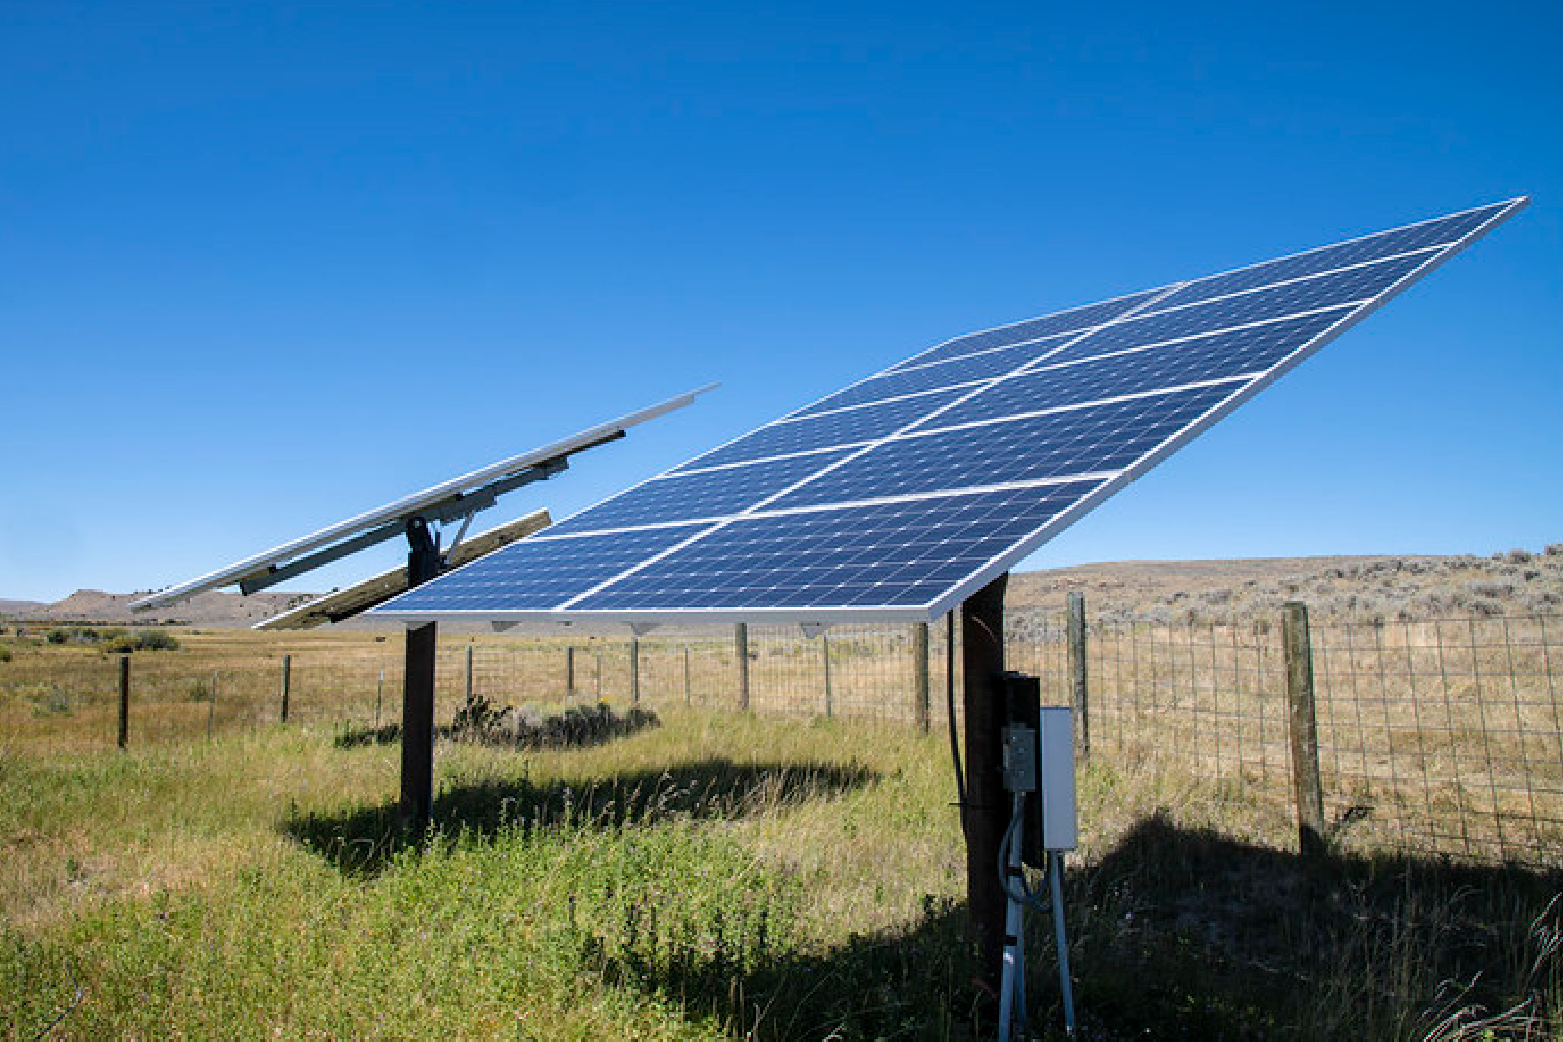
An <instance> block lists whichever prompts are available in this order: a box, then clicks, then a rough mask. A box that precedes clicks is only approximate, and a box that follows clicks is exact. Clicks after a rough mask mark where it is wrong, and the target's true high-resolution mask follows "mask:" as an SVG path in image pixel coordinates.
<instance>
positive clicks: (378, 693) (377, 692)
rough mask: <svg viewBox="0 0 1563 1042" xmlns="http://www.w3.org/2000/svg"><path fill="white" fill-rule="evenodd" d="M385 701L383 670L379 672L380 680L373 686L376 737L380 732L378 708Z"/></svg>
mask: <svg viewBox="0 0 1563 1042" xmlns="http://www.w3.org/2000/svg"><path fill="white" fill-rule="evenodd" d="M384 701H385V670H384V669H382V670H380V679H379V681H378V682H377V683H376V684H375V686H374V729H375V732H376V737H379V730H380V707H381V705H382V703H384Z"/></svg>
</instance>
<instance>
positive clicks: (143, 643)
mask: <svg viewBox="0 0 1563 1042" xmlns="http://www.w3.org/2000/svg"><path fill="white" fill-rule="evenodd" d="M136 647H138V648H144V649H145V650H147V651H174V650H176V649H178V647H179V638H178V637H175V636H174V635H173V634H172V633H169V632H168V631H167V630H142V631H141V632H139V633H137V634H136Z"/></svg>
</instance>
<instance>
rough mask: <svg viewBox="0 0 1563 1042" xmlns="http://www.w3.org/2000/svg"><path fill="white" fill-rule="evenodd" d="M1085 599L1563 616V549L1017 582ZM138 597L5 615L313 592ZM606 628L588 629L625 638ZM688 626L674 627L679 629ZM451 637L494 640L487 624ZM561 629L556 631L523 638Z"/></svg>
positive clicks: (197, 610) (221, 616)
mask: <svg viewBox="0 0 1563 1042" xmlns="http://www.w3.org/2000/svg"><path fill="white" fill-rule="evenodd" d="M1074 591H1078V592H1080V593H1082V594H1084V595H1085V598H1086V602H1087V610H1088V612H1089V614H1090V616H1091V617H1092V618H1097V619H1104V620H1108V621H1112V620H1126V619H1138V620H1143V621H1150V622H1228V621H1232V620H1241V619H1261V618H1264V619H1273V618H1274V617H1275V616H1276V613H1277V612H1279V611H1280V607H1281V604H1282V603H1283V602H1285V601H1289V600H1301V601H1303V602H1305V603H1307V605H1308V608H1309V611H1310V613H1311V614H1312V615H1313V616H1314V617H1315V618H1317V619H1321V620H1323V619H1348V618H1359V619H1360V618H1368V619H1384V620H1394V619H1427V618H1438V617H1450V616H1483V615H1531V614H1552V613H1563V544H1558V545H1553V546H1549V547H1547V548H1546V549H1545V550H1541V551H1529V550H1509V551H1506V552H1503V553H1496V554H1492V555H1491V556H1487V557H1478V556H1476V555H1475V554H1453V555H1447V556H1409V555H1389V554H1384V555H1372V556H1354V557H1345V556H1341V557H1271V558H1255V559H1236V560H1230V561H1120V562H1109V563H1103V564H1083V565H1078V566H1075V567H1072V568H1054V569H1049V570H1046V571H1033V572H1016V573H1015V574H1014V575H1013V576H1012V577H1011V579H1010V584H1009V593H1008V603H1009V608H1010V615H1011V618H1012V619H1015V620H1018V619H1019V618H1021V617H1023V616H1024V617H1028V618H1032V619H1037V620H1041V619H1043V618H1045V617H1046V616H1048V615H1051V614H1056V613H1057V612H1061V611H1063V609H1064V600H1065V598H1066V596H1067V595H1068V594H1069V593H1070V592H1074ZM138 596H139V594H129V593H104V592H102V591H101V590H77V591H76V592H75V593H73V594H71V595H70V596H69V597H67V598H65V599H64V600H63V601H59V602H57V603H55V604H38V603H36V602H32V601H16V600H0V618H9V619H12V620H17V621H30V622H39V623H65V622H79V623H107V624H113V625H120V626H127V625H128V626H134V625H137V624H140V625H153V624H158V623H163V624H181V625H186V626H199V627H205V628H210V629H238V628H245V627H249V626H252V625H254V624H255V623H257V622H260V621H261V620H263V619H268V618H271V617H272V616H273V615H276V614H279V613H280V612H283V611H285V610H287V609H288V608H291V607H293V606H295V605H297V604H301V603H303V602H304V601H305V600H306V599H309V598H312V597H314V596H316V595H315V594H302V593H258V594H255V595H254V596H251V597H241V596H239V595H238V594H235V593H203V594H200V595H198V596H196V597H193V598H191V599H190V600H188V601H185V602H183V603H181V604H176V605H174V606H173V607H171V608H166V609H163V610H161V611H156V612H150V613H148V614H146V615H142V614H139V613H134V612H132V611H131V610H130V602H131V601H133V600H135V599H136V597H138ZM342 625H343V626H345V627H347V628H351V629H382V628H383V629H400V628H401V626H402V624H401V623H400V622H396V621H392V620H383V621H382V620H376V619H370V618H360V619H354V620H349V621H348V622H346V623H343V624H342ZM623 628H624V627H623V626H622V625H618V624H601V625H597V626H586V627H583V628H582V629H581V630H580V632H582V633H585V632H588V631H591V632H597V631H601V632H605V633H620V632H622V631H623ZM685 628H686V627H683V626H680V627H677V628H676V629H677V630H682V629H685ZM448 629H449V631H450V632H469V631H470V632H486V631H487V629H488V627H487V626H486V625H484V624H481V623H466V624H456V625H453V626H451V627H448ZM528 630H537V631H539V632H550V633H552V632H557V627H556V625H555V624H552V623H536V624H527V625H524V626H522V627H521V630H520V631H521V632H526V631H528Z"/></svg>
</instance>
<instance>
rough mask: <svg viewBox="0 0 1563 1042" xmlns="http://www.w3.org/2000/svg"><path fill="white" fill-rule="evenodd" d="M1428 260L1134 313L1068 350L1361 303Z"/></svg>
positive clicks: (1132, 343) (1098, 350)
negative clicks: (1138, 313) (1182, 305)
mask: <svg viewBox="0 0 1563 1042" xmlns="http://www.w3.org/2000/svg"><path fill="white" fill-rule="evenodd" d="M1427 261H1428V258H1427V257H1426V256H1424V255H1417V256H1415V257H1404V258H1400V259H1397V260H1388V261H1380V262H1378V263H1376V264H1372V265H1368V266H1365V267H1361V268H1348V269H1347V270H1345V271H1339V272H1333V273H1331V274H1328V275H1320V276H1317V277H1314V278H1309V279H1304V280H1303V281H1301V282H1286V283H1282V284H1281V285H1279V286H1267V287H1264V288H1262V289H1257V290H1253V291H1252V292H1248V293H1243V294H1240V295H1238V296H1233V297H1221V298H1218V299H1215V300H1210V301H1205V302H1203V303H1199V304H1193V305H1190V306H1189V307H1185V308H1178V309H1175V310H1167V311H1161V312H1155V313H1150V314H1146V315H1135V316H1133V317H1132V318H1128V319H1125V320H1124V321H1123V322H1121V323H1117V324H1115V325H1111V326H1107V327H1105V328H1103V329H1099V330H1097V331H1096V332H1095V333H1092V334H1090V335H1089V336H1087V337H1085V338H1083V339H1081V340H1080V341H1078V342H1077V343H1075V344H1071V345H1070V351H1071V353H1078V352H1080V351H1089V352H1090V353H1091V354H1102V353H1105V352H1107V351H1114V350H1119V349H1122V348H1125V347H1139V346H1141V345H1144V344H1154V343H1159V342H1160V341H1163V340H1172V339H1175V338H1177V337H1184V336H1192V335H1194V334H1196V333H1207V332H1211V331H1214V330H1219V329H1230V328H1232V327H1233V326H1240V325H1245V324H1247V323H1250V322H1262V321H1264V320H1265V319H1269V318H1280V317H1282V316H1285V315H1294V314H1298V313H1299V312H1304V311H1311V310H1314V309H1316V308H1327V307H1338V306H1339V305H1341V304H1346V303H1359V302H1362V301H1366V300H1369V299H1371V298H1372V297H1374V296H1377V295H1378V294H1380V293H1382V292H1384V291H1385V290H1387V289H1389V288H1390V287H1391V286H1393V285H1394V284H1395V283H1397V282H1399V281H1400V280H1401V279H1402V278H1404V277H1405V276H1406V275H1408V274H1410V273H1411V272H1412V271H1415V270H1416V269H1417V268H1419V267H1421V266H1422V265H1423V264H1425V263H1427Z"/></svg>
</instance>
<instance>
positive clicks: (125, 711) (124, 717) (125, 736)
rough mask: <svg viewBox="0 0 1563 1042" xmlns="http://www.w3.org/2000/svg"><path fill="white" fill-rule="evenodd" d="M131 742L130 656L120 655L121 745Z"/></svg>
mask: <svg viewBox="0 0 1563 1042" xmlns="http://www.w3.org/2000/svg"><path fill="white" fill-rule="evenodd" d="M129 744H130V656H129V655H121V656H120V657H119V747H120V748H121V749H123V748H125V747H126V746H127V745H129Z"/></svg>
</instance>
